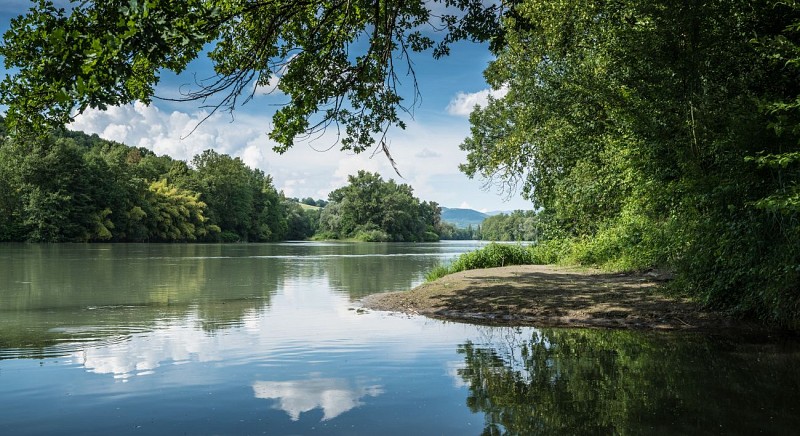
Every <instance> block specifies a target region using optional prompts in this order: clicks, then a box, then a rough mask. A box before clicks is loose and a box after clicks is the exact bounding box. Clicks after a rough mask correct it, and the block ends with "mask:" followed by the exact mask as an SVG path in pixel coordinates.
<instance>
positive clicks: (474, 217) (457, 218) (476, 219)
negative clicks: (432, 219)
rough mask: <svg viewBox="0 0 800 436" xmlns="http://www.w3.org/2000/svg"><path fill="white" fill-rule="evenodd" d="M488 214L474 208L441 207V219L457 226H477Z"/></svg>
mask: <svg viewBox="0 0 800 436" xmlns="http://www.w3.org/2000/svg"><path fill="white" fill-rule="evenodd" d="M488 217H489V215H488V214H485V213H483V212H478V211H477V210H474V209H459V208H452V209H451V208H447V207H443V208H442V221H444V222H446V223H450V224H452V225H454V226H456V227H459V228H462V229H463V228H467V227H469V226H472V227H475V226H479V225H480V224H481V223H482V222H483V220H485V219H486V218H488Z"/></svg>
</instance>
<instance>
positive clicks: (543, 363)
mask: <svg viewBox="0 0 800 436" xmlns="http://www.w3.org/2000/svg"><path fill="white" fill-rule="evenodd" d="M494 334H497V331H495V332H494ZM503 336H504V337H503V338H502V339H500V340H493V341H490V344H486V343H484V344H480V345H479V344H476V343H473V342H471V341H468V342H465V343H463V344H462V345H460V346H459V347H458V352H459V353H460V354H462V355H463V357H464V366H463V367H462V368H458V369H457V370H456V372H457V373H458V374H459V376H460V377H461V378H462V380H463V381H464V382H465V383H466V384H467V385H468V386H469V396H468V398H467V405H468V406H469V408H470V409H471V410H472V411H473V412H476V413H477V412H482V413H484V416H485V426H484V429H483V434H485V435H495V434H653V433H669V434H697V433H704V432H714V433H716V432H723V433H734V434H752V433H757V432H765V433H770V434H789V433H791V432H793V431H795V430H796V428H797V426H798V425H800V415H798V408H797V407H798V406H797V405H798V404H800V394H799V393H798V392H799V391H798V388H800V385H798V384H799V383H800V378H799V377H798V375H797V373H796V371H795V370H794V369H792V365H788V364H787V363H788V362H790V361H793V362H795V363H796V362H798V361H799V360H800V349H799V348H798V346H797V344H796V343H795V342H791V343H788V344H786V348H783V347H780V346H778V345H775V344H772V345H770V346H767V348H768V349H769V352H768V353H763V350H764V348H763V347H764V344H757V343H752V342H748V341H747V340H743V338H737V339H735V340H734V339H732V338H728V339H723V338H707V337H703V336H690V335H685V336H676V335H656V334H653V335H649V334H642V333H640V332H627V331H606V330H558V329H545V330H542V331H537V332H534V333H533V335H532V336H527V337H526V335H525V334H522V333H520V332H514V331H512V330H509V331H506V333H505V334H504V335H503ZM776 346H777V348H775V347H776ZM756 350H762V351H761V352H758V351H756ZM754 351H756V352H755V353H754ZM767 417H768V419H766V420H765V418H767Z"/></svg>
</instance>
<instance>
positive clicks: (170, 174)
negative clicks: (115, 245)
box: [0, 131, 308, 242]
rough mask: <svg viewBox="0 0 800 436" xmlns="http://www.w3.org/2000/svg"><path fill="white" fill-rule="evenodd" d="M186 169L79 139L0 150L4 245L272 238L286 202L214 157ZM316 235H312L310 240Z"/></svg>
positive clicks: (253, 176)
mask: <svg viewBox="0 0 800 436" xmlns="http://www.w3.org/2000/svg"><path fill="white" fill-rule="evenodd" d="M195 164H196V166H197V168H196V169H190V168H189V167H188V166H187V165H186V163H185V162H181V161H174V160H172V159H171V158H169V157H165V156H156V155H155V154H153V153H152V152H151V151H149V150H146V149H142V148H133V147H127V146H125V145H122V144H118V143H113V142H109V141H104V140H101V139H100V138H98V137H97V136H88V135H85V134H82V133H80V132H69V131H55V132H53V133H51V134H49V135H47V136H43V137H38V138H37V137H33V138H28V139H26V140H22V139H20V138H5V139H4V141H3V142H2V143H0V187H2V188H3V190H2V192H0V212H2V213H1V214H0V240H2V241H35V242H62V241H113V242H121V241H162V242H171V241H217V240H225V241H228V242H235V241H274V240H283V239H285V238H286V236H287V232H288V224H287V213H286V211H285V209H284V207H285V205H284V202H285V200H284V199H283V197H282V195H281V194H280V193H278V192H277V191H276V190H275V188H274V187H273V186H272V181H271V179H270V178H269V177H268V176H265V175H264V174H263V173H262V172H261V171H258V170H252V169H250V168H248V167H247V166H245V165H244V163H243V162H242V161H241V160H240V159H233V158H231V157H229V156H226V155H220V154H217V153H215V152H213V151H207V152H205V153H203V154H202V155H200V156H197V157H196V158H195ZM303 235H304V236H303V237H306V236H308V230H306V232H305V233H304V234H303Z"/></svg>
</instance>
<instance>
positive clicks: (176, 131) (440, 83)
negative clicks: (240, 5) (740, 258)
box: [0, 0, 531, 211]
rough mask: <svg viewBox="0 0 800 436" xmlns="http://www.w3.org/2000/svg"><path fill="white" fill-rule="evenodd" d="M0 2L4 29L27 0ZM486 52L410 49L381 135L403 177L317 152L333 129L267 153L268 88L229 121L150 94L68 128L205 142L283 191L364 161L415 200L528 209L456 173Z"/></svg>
mask: <svg viewBox="0 0 800 436" xmlns="http://www.w3.org/2000/svg"><path fill="white" fill-rule="evenodd" d="M0 3H2V4H0V30H2V31H3V32H5V30H6V29H7V28H8V25H9V21H10V19H11V18H12V17H14V16H16V15H18V14H20V13H23V12H25V11H26V10H27V8H28V5H29V4H30V3H29V2H28V1H27V0H3V1H2V2H0ZM56 3H62V4H63V3H66V2H65V1H61V2H56ZM490 60H491V55H490V53H489V52H488V50H487V48H486V47H485V46H484V45H480V44H472V43H459V44H457V45H456V46H455V47H454V49H453V51H452V53H451V55H450V56H449V57H447V58H444V59H439V60H434V59H433V58H432V56H431V55H430V53H418V54H415V55H414V57H413V58H412V61H413V62H414V68H415V71H416V75H417V81H418V84H419V89H420V93H421V94H422V98H421V101H420V102H419V104H418V106H417V107H416V108H415V110H414V116H413V118H410V117H409V118H408V119H407V120H406V122H407V124H408V127H407V128H406V129H405V130H401V129H399V128H394V129H392V130H390V132H389V135H388V143H389V145H390V147H391V152H392V155H393V157H394V159H395V161H396V162H397V164H398V169H399V170H400V173H401V174H402V175H403V179H400V178H399V177H398V176H397V175H396V174H395V173H394V170H392V168H391V165H390V163H389V162H388V159H386V157H384V155H383V154H380V153H378V154H375V155H374V156H373V154H372V153H371V152H369V151H367V152H364V153H361V154H358V155H355V154H353V153H347V152H341V151H339V147H336V146H334V147H333V149H331V150H329V151H325V152H322V151H317V150H323V149H328V148H330V146H331V145H332V144H333V139H332V138H331V136H332V135H326V136H323V137H322V138H320V139H318V140H316V141H313V142H300V143H297V144H295V146H294V147H293V148H292V149H291V150H289V151H288V152H286V153H284V154H283V155H279V154H277V153H275V152H273V151H272V146H273V145H274V144H273V143H272V141H271V140H269V138H268V137H267V134H268V133H269V131H270V128H271V114H272V113H273V112H274V110H275V107H274V104H275V103H279V102H281V101H285V99H286V97H285V96H282V95H280V94H276V93H273V94H270V95H266V94H262V93H258V96H257V97H256V98H255V99H253V100H252V101H250V102H249V103H247V104H246V105H244V106H240V107H238V108H237V110H236V112H235V113H234V119H233V120H232V119H231V117H230V116H229V115H228V114H226V113H221V114H215V115H213V116H212V117H211V118H209V119H208V120H206V121H205V122H204V123H202V124H200V125H199V126H198V122H199V121H200V120H201V119H203V118H204V117H205V116H206V115H207V112H206V110H204V109H202V108H200V105H199V104H198V103H197V102H186V103H176V102H167V101H160V100H155V101H154V102H153V104H151V105H150V106H145V105H143V104H141V103H134V104H131V105H127V106H121V107H113V108H110V109H108V110H106V111H97V110H89V111H87V112H86V113H84V114H83V115H81V116H79V117H78V118H77V119H76V121H75V123H73V124H72V125H71V126H70V127H71V128H72V129H75V130H82V131H84V132H87V133H97V134H98V135H100V136H101V137H103V138H106V139H110V140H115V141H119V142H123V143H125V144H128V145H132V146H143V147H146V148H148V149H151V150H153V151H155V152H156V153H158V154H168V155H170V156H172V157H174V158H177V159H183V160H190V159H191V158H192V156H194V155H196V154H198V153H200V152H202V151H203V150H206V149H209V148H213V149H215V150H216V151H218V152H220V153H227V154H229V155H232V156H237V157H241V158H242V159H243V160H244V161H245V162H246V163H247V164H248V165H250V166H251V167H254V168H259V169H261V170H263V171H264V172H265V173H267V174H269V175H271V176H272V177H273V181H274V183H275V186H276V187H277V188H278V189H280V190H283V191H284V193H285V194H286V196H288V197H300V198H303V197H313V198H322V199H326V198H327V195H328V193H329V192H330V191H332V190H333V189H336V188H338V187H341V186H343V185H345V184H346V183H347V176H348V175H350V174H355V173H356V172H357V171H358V170H360V169H363V170H368V171H373V172H378V173H380V174H381V175H382V176H383V177H384V178H385V179H389V178H392V179H395V180H396V181H398V182H399V183H407V184H409V185H411V186H412V187H413V188H414V192H415V194H416V196H418V197H419V198H421V199H422V200H429V201H436V202H438V203H439V204H440V205H442V206H445V207H451V208H452V207H465V208H472V209H477V210H482V211H495V210H514V209H530V208H531V206H530V202H529V201H527V200H524V199H522V198H521V197H520V196H519V195H517V193H512V194H514V195H511V196H509V193H508V192H506V193H500V192H499V191H498V189H497V188H496V187H490V188H489V189H488V190H487V189H484V188H485V185H486V181H485V180H480V179H475V180H470V179H468V178H467V177H466V176H465V175H463V174H462V173H460V172H459V171H458V164H459V163H462V162H464V161H465V160H466V157H465V156H466V154H465V153H464V152H463V151H461V150H459V147H458V146H459V144H460V143H461V142H462V141H463V139H464V138H465V137H467V136H468V135H469V120H468V115H469V112H470V110H471V108H472V107H473V106H474V105H475V104H476V103H478V104H480V103H481V102H485V101H486V97H487V96H488V94H489V92H490V90H489V89H488V86H487V84H486V83H485V81H484V79H483V75H482V72H483V69H484V68H485V67H486V65H487V64H488V63H489V61H490ZM210 66H211V64H210V62H209V61H208V60H207V59H206V58H205V57H202V56H201V59H198V60H196V61H195V62H193V63H192V65H191V66H190V68H189V69H188V70H187V72H186V73H184V74H182V75H180V76H176V75H175V74H172V73H171V72H165V73H163V74H162V81H161V83H160V84H159V86H158V88H157V89H156V95H157V96H158V95H160V96H174V95H176V94H177V93H178V92H179V90H180V87H181V85H187V84H190V83H192V82H193V80H194V74H197V77H208V76H211V74H212V72H211V69H210ZM3 74H5V71H4V70H3ZM406 82H410V79H407V80H406ZM408 90H409V91H410V90H411V88H410V87H409V88H408ZM195 127H197V128H196V129H195V130H194V132H193V133H191V134H189V132H190V131H191V130H192V129H194V128H195Z"/></svg>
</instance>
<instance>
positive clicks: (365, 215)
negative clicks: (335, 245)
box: [319, 170, 441, 242]
mask: <svg viewBox="0 0 800 436" xmlns="http://www.w3.org/2000/svg"><path fill="white" fill-rule="evenodd" d="M328 199H329V200H330V202H329V203H328V205H327V206H326V207H325V209H323V210H322V214H321V216H320V223H319V227H320V232H321V233H322V235H327V236H330V237H334V238H355V239H360V240H365V241H412V242H413V241H438V240H439V234H440V233H441V232H440V230H439V229H440V228H441V209H440V208H439V205H438V204H436V203H435V202H426V201H423V202H420V201H419V199H418V198H416V197H414V195H413V190H412V189H411V187H410V186H408V185H406V184H400V185H398V184H397V183H395V181H394V180H389V181H388V182H387V181H384V180H383V178H382V177H381V176H380V175H379V174H377V173H370V172H367V171H363V170H362V171H359V172H358V174H356V175H353V176H349V177H348V185H347V186H344V187H341V188H339V189H337V190H335V191H333V192H331V193H330V195H328Z"/></svg>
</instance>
